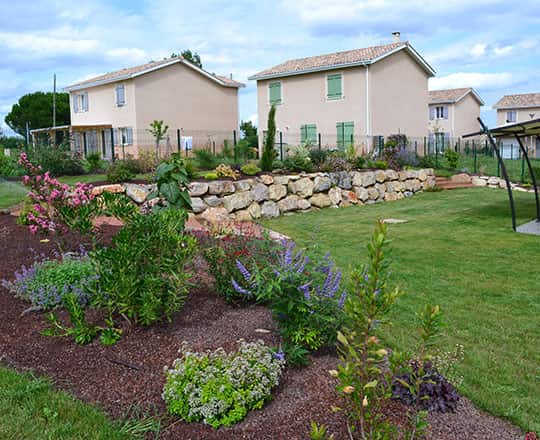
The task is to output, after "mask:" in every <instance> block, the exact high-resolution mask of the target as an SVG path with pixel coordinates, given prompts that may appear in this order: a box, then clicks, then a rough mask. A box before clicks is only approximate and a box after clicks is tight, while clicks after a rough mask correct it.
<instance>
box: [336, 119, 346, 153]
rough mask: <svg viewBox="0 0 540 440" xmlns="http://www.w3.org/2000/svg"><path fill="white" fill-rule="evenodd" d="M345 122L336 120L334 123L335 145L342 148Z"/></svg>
mask: <svg viewBox="0 0 540 440" xmlns="http://www.w3.org/2000/svg"><path fill="white" fill-rule="evenodd" d="M344 126H345V124H344V123H343V122H338V123H337V124H336V132H337V147H338V148H343V147H344V144H343V139H344V138H345V130H344Z"/></svg>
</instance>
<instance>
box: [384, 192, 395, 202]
mask: <svg viewBox="0 0 540 440" xmlns="http://www.w3.org/2000/svg"><path fill="white" fill-rule="evenodd" d="M384 200H385V201H386V202H393V201H394V200H397V193H390V192H388V193H386V194H385V195H384Z"/></svg>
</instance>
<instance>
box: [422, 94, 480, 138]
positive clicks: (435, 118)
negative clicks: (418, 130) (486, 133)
mask: <svg viewBox="0 0 540 440" xmlns="http://www.w3.org/2000/svg"><path fill="white" fill-rule="evenodd" d="M483 105H484V101H483V100H482V98H480V96H479V95H478V93H476V91H475V90H474V89H472V88H471V87H467V88H460V89H445V90H431V91H430V92H429V105H428V115H429V122H428V128H429V138H430V145H432V144H433V143H435V144H437V145H442V149H444V145H448V144H450V143H451V142H455V141H456V140H457V139H459V138H461V137H462V136H463V135H465V134H467V133H471V132H474V131H477V130H478V120H477V118H478V117H479V116H480V107H482V106H483Z"/></svg>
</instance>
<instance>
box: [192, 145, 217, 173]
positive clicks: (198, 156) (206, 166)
mask: <svg viewBox="0 0 540 440" xmlns="http://www.w3.org/2000/svg"><path fill="white" fill-rule="evenodd" d="M193 154H194V155H195V163H196V165H197V168H199V169H200V170H211V169H213V168H215V167H216V166H217V165H218V160H219V159H218V158H217V156H216V155H215V154H213V153H212V152H211V151H209V150H203V149H201V150H193Z"/></svg>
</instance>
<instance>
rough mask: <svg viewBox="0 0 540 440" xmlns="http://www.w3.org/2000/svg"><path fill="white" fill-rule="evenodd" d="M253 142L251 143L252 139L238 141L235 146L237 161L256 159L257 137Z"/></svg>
mask: <svg viewBox="0 0 540 440" xmlns="http://www.w3.org/2000/svg"><path fill="white" fill-rule="evenodd" d="M254 140H255V142H254V143H252V141H253V139H251V140H248V139H240V140H239V141H238V143H237V144H236V157H237V158H239V159H244V160H250V159H255V158H257V152H258V149H257V143H258V141H257V136H256V135H255V138H254Z"/></svg>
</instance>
